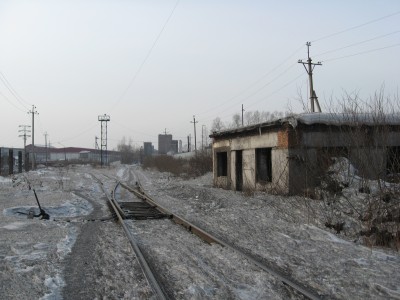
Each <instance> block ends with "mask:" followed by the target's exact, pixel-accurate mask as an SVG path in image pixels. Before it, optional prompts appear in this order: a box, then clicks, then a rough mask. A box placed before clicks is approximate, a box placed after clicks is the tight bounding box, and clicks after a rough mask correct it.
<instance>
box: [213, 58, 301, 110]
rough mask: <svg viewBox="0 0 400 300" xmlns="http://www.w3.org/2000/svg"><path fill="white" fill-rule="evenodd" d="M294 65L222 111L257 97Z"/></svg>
mask: <svg viewBox="0 0 400 300" xmlns="http://www.w3.org/2000/svg"><path fill="white" fill-rule="evenodd" d="M295 65H296V64H292V65H291V66H289V67H288V68H287V69H285V70H284V71H283V72H281V73H280V74H279V75H278V76H276V77H274V78H273V79H272V80H270V81H268V82H266V83H265V84H263V85H262V86H261V87H260V88H258V89H257V90H255V91H254V92H253V93H252V94H250V95H248V96H247V97H245V98H242V99H239V101H235V102H234V103H233V104H231V105H230V106H229V107H226V108H225V109H224V110H225V111H226V110H228V109H230V108H232V107H234V106H236V105H237V104H239V103H240V102H243V103H244V102H246V101H247V100H248V99H249V98H251V97H253V96H255V95H257V94H258V93H259V92H261V91H262V90H263V89H264V88H265V87H267V86H269V85H270V84H271V83H273V82H274V81H276V80H277V79H279V78H280V77H282V76H283V75H284V74H286V73H287V72H288V71H289V70H291V69H292V68H293V67H294V66H295ZM247 107H248V106H247ZM217 114H218V113H217Z"/></svg>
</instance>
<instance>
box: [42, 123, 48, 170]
mask: <svg viewBox="0 0 400 300" xmlns="http://www.w3.org/2000/svg"><path fill="white" fill-rule="evenodd" d="M43 135H44V145H45V147H46V167H47V136H48V133H47V131H46V132H45V133H44V134H43Z"/></svg>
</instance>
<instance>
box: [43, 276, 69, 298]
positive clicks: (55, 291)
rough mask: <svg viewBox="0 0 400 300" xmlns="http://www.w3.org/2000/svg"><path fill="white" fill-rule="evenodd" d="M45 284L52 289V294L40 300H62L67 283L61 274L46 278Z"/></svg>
mask: <svg viewBox="0 0 400 300" xmlns="http://www.w3.org/2000/svg"><path fill="white" fill-rule="evenodd" d="M44 284H45V286H46V287H48V288H49V289H50V293H49V294H46V295H44V296H43V297H41V298H40V300H56V299H62V296H61V291H62V288H63V287H64V286H65V281H64V280H63V279H62V277H61V276H60V275H59V274H57V275H56V276H55V277H50V276H46V279H45V281H44Z"/></svg>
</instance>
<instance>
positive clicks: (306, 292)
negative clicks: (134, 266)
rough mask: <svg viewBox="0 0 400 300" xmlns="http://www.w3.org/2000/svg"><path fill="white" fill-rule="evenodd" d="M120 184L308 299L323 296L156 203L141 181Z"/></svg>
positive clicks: (177, 221) (174, 219)
mask: <svg viewBox="0 0 400 300" xmlns="http://www.w3.org/2000/svg"><path fill="white" fill-rule="evenodd" d="M120 185H121V186H122V187H123V188H125V189H127V190H128V191H130V192H132V193H134V194H135V195H136V196H137V197H139V198H140V199H142V200H144V201H146V202H148V203H150V204H151V205H153V206H155V207H157V209H158V210H160V211H161V212H163V213H164V214H167V215H169V216H170V218H171V219H172V220H173V221H174V222H175V223H177V224H180V225H182V226H183V227H185V228H186V229H187V230H188V231H190V232H192V233H193V234H196V235H197V236H199V237H200V238H201V239H202V240H204V241H206V242H207V243H209V244H212V243H216V244H219V245H221V246H223V247H227V248H229V249H231V250H233V251H235V252H237V253H239V254H240V255H242V256H243V257H245V258H246V259H247V260H249V261H250V262H252V263H253V264H254V265H256V266H258V267H259V268H261V269H262V270H263V271H265V272H267V273H269V274H271V275H273V276H274V277H276V278H278V279H279V280H280V281H281V282H283V283H284V284H286V285H287V286H289V287H291V288H293V289H294V290H295V291H297V292H298V293H300V294H302V295H303V296H304V297H306V298H307V299H311V300H319V299H321V296H320V295H319V294H318V293H317V292H316V291H315V290H313V289H311V288H309V287H307V286H304V285H303V284H301V283H299V282H297V281H295V280H294V279H292V278H289V277H287V276H286V275H285V274H284V273H283V272H282V271H279V270H276V269H274V268H271V267H270V266H268V265H266V264H265V263H262V262H260V261H259V260H257V259H256V258H254V257H252V256H250V255H248V254H246V253H244V252H243V251H242V250H240V249H238V248H237V247H235V246H234V245H232V244H230V243H227V242H224V241H222V240H220V239H218V238H217V237H215V236H213V235H212V234H210V233H208V232H206V231H205V230H203V229H201V228H200V227H198V226H196V225H194V224H192V223H190V222H189V221H187V220H185V219H184V218H182V217H180V216H178V215H176V214H174V213H171V212H170V211H169V210H168V209H166V208H164V207H163V206H161V205H159V204H158V203H156V202H155V201H154V200H153V199H151V198H150V196H148V195H147V194H146V193H145V192H144V190H143V188H142V187H141V185H140V183H139V182H137V183H136V187H134V188H133V187H130V186H128V185H127V184H125V183H122V182H121V183H120Z"/></svg>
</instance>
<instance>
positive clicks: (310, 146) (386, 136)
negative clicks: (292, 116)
mask: <svg viewBox="0 0 400 300" xmlns="http://www.w3.org/2000/svg"><path fill="white" fill-rule="evenodd" d="M267 130H269V131H267ZM263 131H264V132H263ZM263 131H262V130H261V129H260V130H259V131H258V134H257V133H255V132H254V131H253V132H252V133H251V134H248V135H247V136H246V135H245V134H246V133H243V132H242V133H240V135H242V136H235V137H233V136H232V137H227V138H226V139H223V138H221V137H219V138H217V139H214V141H213V151H214V155H213V157H214V184H215V185H216V186H219V187H224V188H228V189H230V188H232V189H237V188H238V187H237V186H236V151H242V155H243V156H242V163H243V164H242V169H243V172H242V175H243V176H242V177H243V189H250V190H254V189H256V190H265V191H268V192H274V193H280V194H302V193H304V192H306V191H307V190H309V189H311V188H313V187H314V186H316V185H318V184H319V183H320V181H321V178H322V175H323V174H324V172H325V171H326V170H324V169H323V168H322V166H321V165H320V164H321V160H320V159H321V157H320V156H321V151H322V152H323V151H324V149H329V151H330V150H335V149H342V148H343V149H347V156H348V159H349V160H350V161H351V163H352V164H353V165H354V166H355V167H356V168H357V169H358V170H359V175H360V176H362V177H366V178H371V179H375V178H376V177H378V176H379V177H380V178H382V175H384V174H386V167H387V147H400V132H398V131H390V132H389V131H388V128H385V129H382V128H371V127H366V128H363V127H361V128H356V129H354V128H351V129H349V128H339V127H333V128H332V127H328V126H324V125H318V124H316V125H313V126H302V127H301V126H300V127H297V128H296V129H293V128H291V127H289V126H286V127H285V126H282V128H280V129H263ZM237 135H238V134H237ZM257 148H271V161H272V182H267V183H262V184H261V183H257V182H256V149H257ZM216 151H226V152H227V154H228V173H227V176H223V177H217V171H216V169H217V164H216ZM333 152H334V151H333ZM329 155H330V153H328V156H329Z"/></svg>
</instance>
